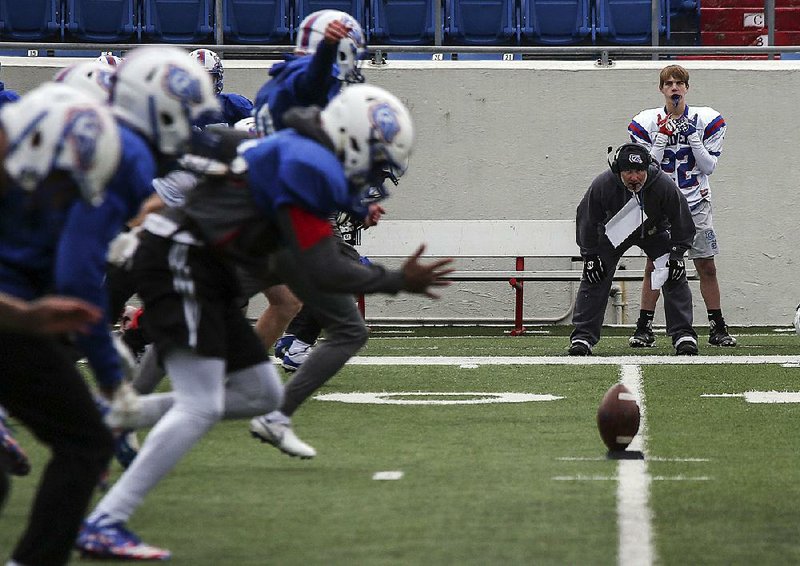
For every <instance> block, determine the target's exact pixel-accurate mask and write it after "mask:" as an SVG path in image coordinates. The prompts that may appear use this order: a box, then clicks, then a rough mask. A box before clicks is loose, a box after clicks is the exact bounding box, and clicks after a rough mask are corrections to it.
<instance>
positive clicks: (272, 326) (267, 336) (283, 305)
mask: <svg viewBox="0 0 800 566" xmlns="http://www.w3.org/2000/svg"><path fill="white" fill-rule="evenodd" d="M263 293H264V296H265V297H266V298H267V302H268V305H267V308H266V309H264V312H263V313H261V316H259V317H258V320H257V321H256V324H255V331H256V334H258V337H259V338H261V341H262V342H263V344H264V346H265V347H266V348H267V349H269V348H272V346H273V344H275V342H277V341H278V339H279V338H280V337H281V335H282V334H283V333H284V331H285V330H286V327H287V326H289V324H290V323H291V321H292V319H293V318H294V317H295V315H297V313H298V312H300V309H301V308H302V306H303V303H302V302H300V299H298V298H297V297H295V296H294V294H293V293H292V292H291V291H290V290H289V287H287V286H286V285H273V286H272V287H268V288H266V289H264V291H263ZM276 356H277V352H276ZM279 357H283V356H279Z"/></svg>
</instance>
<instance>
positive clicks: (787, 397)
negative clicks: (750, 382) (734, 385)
mask: <svg viewBox="0 0 800 566" xmlns="http://www.w3.org/2000/svg"><path fill="white" fill-rule="evenodd" d="M700 397H740V398H744V400H745V401H746V402H747V403H800V393H798V392H796V391H745V392H744V393H703V394H702V395H700Z"/></svg>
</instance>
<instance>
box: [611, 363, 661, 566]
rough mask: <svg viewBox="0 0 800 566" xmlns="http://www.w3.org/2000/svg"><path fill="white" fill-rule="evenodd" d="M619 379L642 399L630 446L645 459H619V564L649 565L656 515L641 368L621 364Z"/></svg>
mask: <svg viewBox="0 0 800 566" xmlns="http://www.w3.org/2000/svg"><path fill="white" fill-rule="evenodd" d="M620 382H621V383H622V384H623V385H625V387H627V388H628V389H629V390H630V391H631V393H632V394H633V395H634V396H635V397H636V398H637V399H638V400H639V414H640V418H639V433H638V434H637V435H636V436H635V437H634V438H633V442H631V444H630V446H629V449H630V450H639V451H641V453H642V454H644V457H645V459H644V460H619V462H617V476H618V477H619V482H618V483H617V525H618V528H619V550H618V555H617V564H619V565H620V566H631V565H637V566H638V565H639V564H644V565H650V564H653V562H654V557H653V526H652V521H653V514H652V511H651V510H650V481H651V478H650V475H649V474H648V472H647V412H646V411H645V403H644V401H645V399H644V392H643V390H642V368H640V367H639V366H638V365H630V364H625V365H623V366H622V367H620Z"/></svg>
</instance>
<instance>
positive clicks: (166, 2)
mask: <svg viewBox="0 0 800 566" xmlns="http://www.w3.org/2000/svg"><path fill="white" fill-rule="evenodd" d="M143 2H144V4H143V12H144V14H143V20H144V22H143V25H142V38H143V39H146V40H149V41H157V42H163V43H203V42H207V41H209V40H210V39H212V37H213V34H214V25H213V15H214V10H213V7H212V5H213V0H143Z"/></svg>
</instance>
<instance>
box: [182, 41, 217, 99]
mask: <svg viewBox="0 0 800 566" xmlns="http://www.w3.org/2000/svg"><path fill="white" fill-rule="evenodd" d="M189 55H190V56H191V57H192V59H194V60H195V61H197V62H198V63H200V64H201V65H202V66H203V68H204V69H205V70H206V71H208V74H209V75H211V80H213V81H214V92H215V93H216V94H219V93H221V92H222V85H223V80H222V79H223V76H224V74H225V67H223V66H222V59H220V58H219V55H217V54H216V53H214V52H213V51H211V50H210V49H195V50H194V51H192V52H191V53H189Z"/></svg>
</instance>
